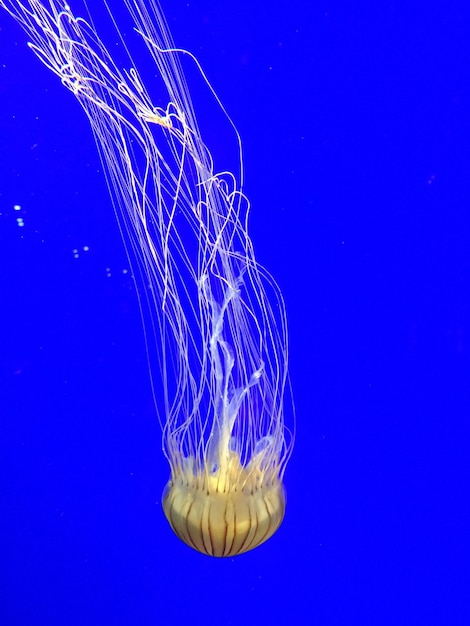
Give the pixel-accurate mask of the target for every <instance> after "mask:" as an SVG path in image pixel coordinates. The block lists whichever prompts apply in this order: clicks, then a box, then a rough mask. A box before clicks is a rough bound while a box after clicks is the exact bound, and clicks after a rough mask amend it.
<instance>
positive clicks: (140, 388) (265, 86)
mask: <svg viewBox="0 0 470 626" xmlns="http://www.w3.org/2000/svg"><path fill="white" fill-rule="evenodd" d="M70 4H71V6H72V9H74V7H75V6H77V3H74V2H73V0H70ZM110 4H111V6H112V7H113V10H114V11H115V14H116V15H119V14H120V13H122V5H121V3H120V1H119V0H110ZM465 4H466V3H464V2H462V3H458V2H452V1H451V2H447V3H445V5H444V3H442V4H440V3H436V2H427V3H426V2H425V3H419V8H418V3H404V2H378V3H361V2H359V3H357V2H354V3H334V2H329V1H324V2H316V1H312V2H310V1H308V2H306V1H305V2H298V1H296V0H292V1H291V2H289V3H288V4H286V3H281V2H276V1H275V2H270V3H265V2H249V1H248V0H241V1H240V2H237V3H233V2H226V1H225V0H218V1H217V2H215V1H207V2H191V3H189V5H188V3H187V2H186V1H180V0H173V1H172V2H170V1H166V2H165V3H164V5H163V6H164V10H165V13H166V15H167V18H168V20H169V23H170V28H171V30H172V33H173V36H174V39H175V41H176V44H177V45H178V46H181V47H185V48H187V49H189V50H191V51H192V52H194V53H195V54H196V56H197V57H198V59H199V60H200V61H201V63H202V65H203V67H204V69H205V70H206V72H207V74H208V77H209V79H210V80H211V82H212V84H213V86H214V88H215V89H216V91H217V93H218V94H219V96H220V97H221V99H222V101H223V103H224V104H225V106H226V108H227V109H228V111H229V112H230V114H231V116H232V118H233V119H234V121H235V122H236V124H237V127H238V129H239V131H240V134H241V136H242V139H243V144H244V149H245V166H246V187H245V191H246V193H247V194H248V196H249V198H250V200H251V203H252V213H251V224H250V225H251V235H252V238H253V240H254V243H255V248H256V251H257V255H258V258H259V260H260V261H261V262H262V263H263V264H265V265H266V266H267V267H268V268H269V269H270V270H271V272H272V273H273V275H274V276H275V277H276V278H277V279H278V281H279V283H280V285H281V288H282V290H283V293H284V296H285V299H286V303H287V307H288V318H289V327H290V341H291V343H290V357H291V367H290V371H291V376H292V384H293V389H294V394H295V401H296V407H297V417H298V422H297V442H296V447H295V450H294V455H293V457H292V460H291V462H290V464H289V466H288V470H287V474H286V487H287V492H288V508H287V514H286V518H285V521H284V523H283V525H282V527H281V529H280V530H279V531H278V533H277V534H276V535H275V536H274V537H273V538H272V539H271V540H270V541H269V542H268V543H266V544H265V545H264V546H262V547H261V548H259V549H257V550H255V551H253V552H250V553H248V554H246V555H244V556H240V557H238V558H235V559H227V560H216V559H210V558H208V557H204V556H202V555H200V554H197V553H196V552H193V551H192V550H191V549H189V548H188V547H186V546H185V545H183V544H182V543H181V542H180V541H179V540H178V539H177V538H176V537H175V536H174V535H173V534H172V532H171V530H170V528H169V526H168V524H167V522H166V520H165V519H164V516H163V512H162V510H161V507H160V496H161V492H162V489H163V487H164V484H165V483H166V481H167V479H168V468H167V466H166V463H165V460H164V458H163V455H162V453H161V451H160V431H159V427H158V423H157V420H156V416H155V414H154V410H153V405H152V399H151V394H150V387H149V383H148V374H147V366H146V361H145V353H144V343H143V336H142V330H141V323H140V317H139V312H138V308H137V303H136V297H135V291H134V286H133V284H132V279H131V277H130V274H129V273H127V274H126V273H124V272H123V270H126V269H128V266H127V261H126V257H125V254H124V250H123V247H122V243H121V240H120V236H119V233H118V229H117V226H116V223H115V219H114V216H113V211H112V208H111V205H110V202H109V199H108V195H107V190H106V187H105V182H104V177H103V174H102V172H101V166H100V163H99V159H98V156H97V153H96V149H95V146H94V143H93V138H92V134H91V131H90V130H89V127H88V122H87V120H86V118H85V116H84V115H83V113H82V111H81V110H80V107H79V105H78V104H77V103H76V102H75V101H74V98H73V96H72V95H71V94H70V93H68V92H66V90H65V89H64V88H63V87H62V86H61V85H60V82H59V81H58V79H56V78H55V77H54V76H53V75H52V74H50V73H49V72H48V71H47V70H46V69H45V68H44V67H43V66H41V64H40V63H39V62H38V61H37V60H36V59H35V58H34V56H33V54H32V53H31V52H30V51H29V50H28V49H27V47H26V45H25V41H26V38H25V36H24V34H23V33H22V31H21V30H20V29H19V27H18V26H17V25H16V24H15V23H14V22H13V20H11V19H10V18H9V17H8V15H7V14H6V13H5V12H2V13H0V59H1V63H0V413H1V415H0V420H1V426H0V445H1V458H0V464H1V465H0V487H1V500H0V507H1V510H0V526H1V528H0V550H1V554H0V623H2V624H6V625H15V626H16V625H21V626H23V625H24V626H26V625H30V624H31V625H45V626H47V625H56V624H61V625H69V624H99V625H100V626H101V625H105V624H106V625H108V624H109V625H114V624H116V625H120V624H123V625H127V624H129V625H134V624H139V625H147V624H162V625H167V624H172V625H173V624H174V625H178V624H190V625H191V624H192V625H196V624H222V623H223V624H226V625H229V624H233V625H238V624H246V623H251V624H263V625H264V624H269V625H270V626H275V625H277V624H321V625H330V624H345V625H348V624H361V625H365V624H374V625H377V624H445V625H450V624H452V625H456V624H468V623H470V622H469V618H470V610H469V602H470V600H469V592H470V589H469V587H470V584H469V573H470V572H469V565H468V563H469V561H468V553H469V550H468V547H469V515H468V507H469V498H468V491H469V489H468V469H469V467H468V465H469V443H470V441H469V427H468V421H469V416H470V391H469V389H470V357H469V347H470V343H469V342H470V324H469V319H470V306H469V297H468V294H469V280H470V251H469V236H470V218H469V207H470V185H469V180H470V177H469V174H470V37H469V31H470V20H469V16H468V9H467V8H465ZM77 12H79V11H77ZM100 15H101V13H100V12H98V16H100ZM103 24H104V26H103V28H101V26H100V22H98V24H97V27H98V30H99V32H100V33H103V29H104V31H105V33H106V30H108V31H109V32H108V36H109V37H111V38H112V37H114V35H113V34H112V31H111V28H110V26H109V23H108V22H106V21H105V20H104V21H103ZM142 62H143V63H148V59H143V60H142ZM192 95H193V96H194V98H195V102H196V106H197V107H198V113H200V114H201V117H202V118H203V119H204V116H205V113H204V95H203V94H201V96H200V97H199V94H198V93H193V94H192ZM200 106H201V109H200V108H199V107H200ZM206 117H207V116H206ZM209 121H210V120H209ZM204 125H205V123H204V122H203V126H204ZM205 138H206V142H207V143H208V144H209V147H210V148H211V150H212V153H213V155H214V157H215V161H216V167H217V164H218V163H225V160H226V159H230V156H228V155H229V154H231V153H230V150H232V149H233V141H232V140H230V139H228V138H226V137H225V136H223V135H222V134H219V133H218V132H217V130H211V127H210V124H207V131H206V134H205ZM14 205H20V206H21V211H15V210H14V209H13V207H14ZM18 218H22V219H23V222H24V226H22V227H21V226H19V225H18V223H17V219H18ZM84 246H88V247H89V251H85V250H84V249H83V248H84ZM74 250H78V257H77V258H75V257H74V252H73V251H74Z"/></svg>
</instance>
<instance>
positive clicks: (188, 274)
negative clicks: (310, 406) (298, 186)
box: [0, 0, 293, 556]
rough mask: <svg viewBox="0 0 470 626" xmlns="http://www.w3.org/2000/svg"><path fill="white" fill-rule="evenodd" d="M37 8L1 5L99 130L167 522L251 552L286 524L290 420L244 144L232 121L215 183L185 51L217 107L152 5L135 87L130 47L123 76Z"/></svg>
mask: <svg viewBox="0 0 470 626" xmlns="http://www.w3.org/2000/svg"><path fill="white" fill-rule="evenodd" d="M43 2H44V0H43ZM43 2H40V0H25V1H24V2H18V1H16V0H0V7H3V8H4V9H6V10H7V11H8V12H9V13H10V14H11V15H12V16H13V17H14V18H15V19H16V20H17V21H18V22H19V23H20V24H21V26H22V27H23V29H24V30H25V31H26V32H27V34H28V36H29V38H30V44H29V45H30V47H31V48H32V50H33V51H34V52H35V53H36V55H37V56H38V57H39V59H40V60H41V61H42V62H43V63H44V64H45V65H46V66H47V67H48V68H49V69H50V70H52V71H53V72H54V73H55V74H57V75H58V76H59V77H60V79H61V81H62V83H63V84H64V86H65V87H67V88H68V89H69V90H70V91H72V93H73V94H74V95H75V96H76V98H77V99H78V101H79V102H80V104H81V105H82V107H83V109H84V110H85V112H86V114H87V116H88V119H89V121H90V124H91V127H92V129H93V132H94V135H95V140H96V144H97V147H98V149H99V152H100V156H101V159H102V162H103V166H104V168H103V169H104V171H105V174H106V178H107V183H108V187H109V191H110V195H111V198H112V201H113V205H114V208H115V213H116V216H117V218H118V222H119V225H120V229H121V233H122V236H123V239H124V243H125V246H126V250H127V252H128V257H129V261H130V263H131V265H132V268H133V275H134V278H135V282H136V287H137V295H138V297H139V303H140V309H141V313H142V318H143V322H144V331H145V337H146V347H147V355H148V359H149V369H150V372H151V382H152V389H153V393H154V398H155V406H156V409H157V413H158V416H159V420H160V423H161V426H162V434H163V450H164V453H165V455H166V458H167V459H168V462H169V465H170V472H171V475H170V480H169V483H168V485H167V486H166V488H165V491H164V495H163V508H164V511H165V514H166V517H167V518H168V521H169V522H170V525H171V527H172V528H173V530H174V531H175V533H176V534H177V535H178V536H179V537H180V538H181V539H182V540H183V541H184V542H185V543H187V544H188V545H190V546H192V547H193V548H195V549H197V550H199V551H200V552H204V553H207V554H210V555H214V556H231V555H235V554H238V553H241V552H246V551H247V550H250V549H252V548H254V547H256V546H257V545H259V544H260V543H262V542H264V541H265V540H266V539H268V538H269V537H270V536H271V535H272V534H273V533H274V532H275V531H276V529H277V528H278V527H279V525H280V524H281V522H282V519H283V516H284V509H285V492H284V487H283V484H282V480H283V476H284V471H285V467H286V463H287V461H288V459H289V456H290V454H291V451H292V444H293V436H292V435H291V432H290V431H289V430H288V429H287V428H286V426H285V422H284V400H285V395H286V390H287V392H288V391H289V388H288V387H289V386H288V374H287V357H288V350H287V328H286V314H285V309H284V302H283V299H282V295H281V293H280V291H279V288H278V286H277V284H276V282H275V281H274V279H273V278H272V277H271V275H270V274H269V273H268V272H267V271H266V270H265V268H263V267H262V266H261V265H260V264H259V263H258V262H257V260H256V258H255V255H254V251H253V245H252V242H251V239H250V237H249V235H248V231H247V221H248V213H249V203H248V201H247V199H246V197H245V195H244V193H243V190H242V184H243V162H242V152H241V142H240V138H239V135H238V133H237V132H236V129H235V127H234V126H233V124H232V122H231V120H230V118H229V117H228V116H227V120H228V123H229V124H231V125H232V126H233V128H234V133H235V137H236V140H237V146H238V151H239V153H238V158H239V172H238V173H235V174H233V173H228V172H216V170H215V169H214V163H213V159H212V156H211V154H210V152H209V150H208V149H207V147H206V146H205V144H204V143H203V140H202V138H201V136H200V131H199V127H198V123H197V119H196V115H195V112H194V110H193V106H192V103H191V98H190V94H189V89H188V86H187V84H186V82H185V78H184V75H183V72H182V68H181V63H180V59H181V57H182V56H185V57H187V58H189V59H190V61H191V62H192V63H194V64H195V65H196V67H197V68H198V70H199V72H200V76H201V80H202V82H203V83H204V84H206V85H207V86H208V88H209V90H210V93H211V94H212V96H213V97H214V98H215V99H216V101H217V103H218V104H219V105H220V107H221V108H222V111H223V112H224V114H225V115H226V113H225V109H223V107H222V105H221V104H220V101H219V100H218V98H217V96H215V94H214V92H213V90H212V88H211V87H210V85H209V84H208V82H207V79H206V77H205V75H204V73H203V72H202V70H201V68H200V66H199V65H198V63H197V61H196V60H195V59H194V57H192V55H190V54H189V53H187V52H185V51H182V50H178V49H175V47H174V45H173V43H172V40H171V37H170V35H169V32H168V28H167V26H166V22H165V19H164V16H163V14H162V12H161V10H160V7H159V6H158V4H157V3H156V2H155V1H154V0H148V1H146V2H144V1H143V0H124V3H125V5H126V7H127V9H128V12H129V15H130V17H131V19H132V22H133V25H134V28H135V31H136V35H135V37H136V40H137V41H138V40H140V45H141V47H146V49H147V53H148V55H149V56H150V58H151V59H152V61H153V63H154V65H155V68H156V74H157V76H158V77H159V79H158V80H156V81H155V84H153V83H152V84H149V83H148V84H144V83H145V81H144V80H143V79H142V77H141V73H139V71H138V69H137V68H136V66H135V64H134V63H133V61H132V58H131V57H130V54H129V52H128V49H127V40H126V42H125V41H124V39H122V38H121V44H122V46H121V48H122V49H123V50H125V52H126V61H127V64H128V65H127V68H125V69H120V68H119V67H118V65H117V62H116V61H115V60H113V58H112V56H111V54H110V53H109V52H108V50H107V49H106V47H105V45H104V43H103V42H102V40H101V39H100V37H99V36H98V34H97V32H96V31H95V29H94V27H93V26H91V25H90V24H89V23H88V22H87V21H85V20H84V19H82V18H79V17H75V16H74V15H73V13H72V10H71V8H70V7H69V5H68V4H66V3H62V2H59V1H58V0H48V3H47V6H46V2H44V3H43ZM111 18H112V21H113V23H114V24H116V21H115V19H114V17H113V16H112V15H111ZM116 32H118V31H116ZM118 36H119V35H118ZM153 74H155V72H153ZM156 102H160V103H161V102H163V103H164V106H157V105H156V104H155V103H156Z"/></svg>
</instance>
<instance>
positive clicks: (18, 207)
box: [13, 204, 21, 211]
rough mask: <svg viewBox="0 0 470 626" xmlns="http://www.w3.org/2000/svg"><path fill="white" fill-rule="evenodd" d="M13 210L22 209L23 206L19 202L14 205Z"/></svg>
mask: <svg viewBox="0 0 470 626" xmlns="http://www.w3.org/2000/svg"><path fill="white" fill-rule="evenodd" d="M13 210H14V211H21V206H20V205H19V204H15V205H14V206H13Z"/></svg>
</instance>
